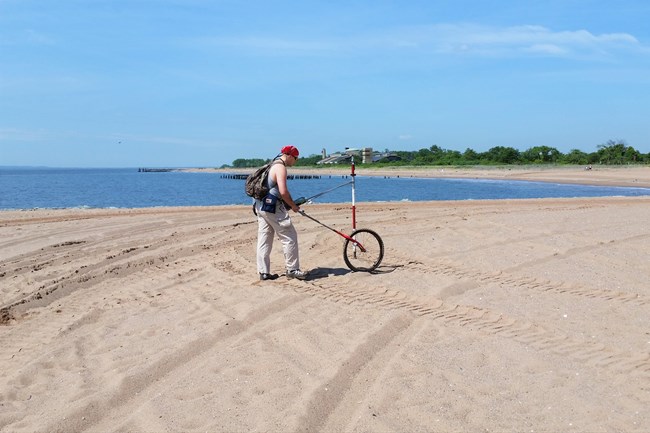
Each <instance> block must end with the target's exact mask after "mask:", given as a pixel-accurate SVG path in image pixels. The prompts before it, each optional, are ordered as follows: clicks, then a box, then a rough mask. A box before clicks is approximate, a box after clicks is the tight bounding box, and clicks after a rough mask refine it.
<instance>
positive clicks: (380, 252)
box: [343, 229, 384, 272]
mask: <svg viewBox="0 0 650 433" xmlns="http://www.w3.org/2000/svg"><path fill="white" fill-rule="evenodd" d="M383 258H384V242H383V241H382V240H381V238H380V237H379V235H378V234H377V233H375V232H374V231H372V230H369V229H359V230H356V231H354V232H352V234H351V235H350V236H349V237H346V239H345V243H344V244H343V260H345V264H346V265H347V266H348V268H350V269H351V270H352V271H355V272H372V271H374V270H375V269H377V267H378V266H379V264H380V263H381V259H383Z"/></svg>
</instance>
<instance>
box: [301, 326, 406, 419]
mask: <svg viewBox="0 0 650 433" xmlns="http://www.w3.org/2000/svg"><path fill="white" fill-rule="evenodd" d="M409 316H410V315H406V314H401V315H399V316H397V317H395V318H394V319H392V320H391V321H389V322H388V323H386V324H385V325H384V326H382V327H381V328H380V329H379V330H377V331H376V332H375V333H373V334H371V335H370V336H369V337H368V338H367V339H366V340H365V341H364V342H363V343H362V344H360V345H359V346H357V347H356V349H355V351H354V352H353V353H352V354H351V355H350V357H349V358H348V359H347V361H346V362H344V363H342V364H341V367H340V368H339V369H338V371H337V372H336V374H335V375H334V377H332V378H331V379H330V380H328V381H327V382H326V383H324V384H322V385H321V386H319V388H318V389H317V390H316V391H315V392H314V393H313V394H312V396H311V398H310V400H309V401H308V402H307V409H306V412H305V413H304V414H303V416H302V417H301V419H300V421H299V427H298V429H297V430H296V432H315V431H323V430H324V427H325V426H326V425H327V423H328V422H329V423H330V424H331V423H336V424H341V423H342V421H344V420H345V414H346V413H347V409H348V408H347V407H344V406H343V405H342V403H343V401H344V400H345V399H346V396H348V395H350V394H354V395H357V394H359V393H360V392H361V391H360V390H361V388H364V389H365V388H367V386H368V384H367V383H364V384H363V386H361V385H356V388H355V383H358V382H363V381H359V380H355V379H358V378H359V377H360V376H364V377H365V376H368V377H373V378H376V377H377V374H376V373H377V371H381V370H383V369H386V368H387V366H388V365H389V364H390V362H389V361H390V360H391V359H393V358H394V357H396V356H399V355H400V351H398V350H395V348H394V346H395V345H394V343H393V341H394V340H395V339H396V338H397V337H398V336H400V335H402V334H403V333H404V332H405V331H406V330H407V329H408V327H409V326H410V325H411V324H412V323H413V321H414V320H415V318H414V317H413V316H410V317H409ZM370 363H372V364H373V365H378V366H379V368H378V369H375V368H370V369H369V368H368V365H369V364H370ZM368 370H371V371H372V374H369V373H368ZM326 430H327V431H338V429H332V426H331V425H330V426H329V427H328V428H327V429H326Z"/></svg>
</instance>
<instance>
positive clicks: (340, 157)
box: [316, 147, 402, 164]
mask: <svg viewBox="0 0 650 433" xmlns="http://www.w3.org/2000/svg"><path fill="white" fill-rule="evenodd" d="M352 157H355V158H360V161H359V159H357V161H359V162H361V163H363V164H370V163H373V162H392V161H400V160H401V159H402V158H401V157H400V156H398V155H397V154H395V153H392V152H374V151H373V150H372V147H364V148H362V149H355V148H349V147H346V148H345V150H344V151H343V152H336V153H333V154H331V155H330V156H326V153H325V149H323V159H321V160H320V161H318V162H317V163H316V164H350V162H351V160H352Z"/></svg>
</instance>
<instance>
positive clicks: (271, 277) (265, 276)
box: [260, 272, 279, 281]
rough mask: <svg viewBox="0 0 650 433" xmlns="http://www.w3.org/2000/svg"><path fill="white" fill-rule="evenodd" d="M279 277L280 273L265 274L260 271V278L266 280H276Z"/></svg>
mask: <svg viewBox="0 0 650 433" xmlns="http://www.w3.org/2000/svg"><path fill="white" fill-rule="evenodd" d="M278 277H279V275H278V274H265V273H262V272H260V280H262V281H266V280H275V279H277V278H278Z"/></svg>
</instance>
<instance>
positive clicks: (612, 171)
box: [179, 165, 650, 188]
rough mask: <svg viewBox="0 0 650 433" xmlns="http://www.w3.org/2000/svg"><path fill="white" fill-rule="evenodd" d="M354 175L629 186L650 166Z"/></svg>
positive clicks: (304, 170)
mask: <svg viewBox="0 0 650 433" xmlns="http://www.w3.org/2000/svg"><path fill="white" fill-rule="evenodd" d="M179 170H180V171H187V172H194V173H224V174H234V173H236V174H247V173H251V172H252V171H253V169H252V168H249V169H246V168H242V169H235V168H185V169H179ZM289 173H290V174H309V175H314V174H320V175H325V176H346V175H349V169H348V168H347V167H345V168H309V167H292V168H290V169H289ZM356 174H357V175H358V176H384V177H418V178H447V179H454V178H456V179H494V180H521V181H529V182H552V183H566V184H578V185H600V186H622V187H631V188H650V166H593V167H592V169H591V170H586V169H585V167H583V166H566V167H564V166H563V167H544V166H530V167H527V166H526V167H524V166H513V167H510V166H496V167H455V166H454V167H450V166H435V167H433V166H429V167H382V168H373V167H366V166H363V165H357V166H356Z"/></svg>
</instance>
